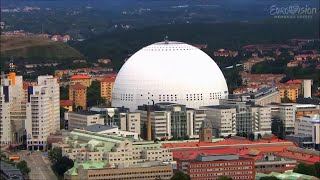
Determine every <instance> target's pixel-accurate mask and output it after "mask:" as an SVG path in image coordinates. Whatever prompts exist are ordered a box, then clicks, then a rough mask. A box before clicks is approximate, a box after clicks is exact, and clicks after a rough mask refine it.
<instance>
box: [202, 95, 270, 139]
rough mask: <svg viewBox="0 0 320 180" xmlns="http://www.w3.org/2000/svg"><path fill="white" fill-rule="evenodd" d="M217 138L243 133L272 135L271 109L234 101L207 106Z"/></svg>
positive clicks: (223, 101)
mask: <svg viewBox="0 0 320 180" xmlns="http://www.w3.org/2000/svg"><path fill="white" fill-rule="evenodd" d="M202 108H205V109H206V113H207V117H208V119H209V120H211V121H212V126H213V134H214V135H215V136H216V137H219V136H228V135H235V134H237V133H238V134H241V133H246V134H248V133H254V134H255V135H257V134H259V133H260V134H261V135H263V134H266V133H267V134H271V107H267V106H258V105H253V104H249V103H248V102H242V101H238V100H233V99H226V100H221V105H218V106H205V107H202Z"/></svg>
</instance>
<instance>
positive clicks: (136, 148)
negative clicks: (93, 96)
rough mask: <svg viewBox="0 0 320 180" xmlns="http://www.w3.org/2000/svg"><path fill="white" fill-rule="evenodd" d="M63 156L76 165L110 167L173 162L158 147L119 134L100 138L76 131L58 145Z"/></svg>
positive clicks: (99, 134)
mask: <svg viewBox="0 0 320 180" xmlns="http://www.w3.org/2000/svg"><path fill="white" fill-rule="evenodd" d="M52 146H53V147H61V148H62V154H63V155H64V156H67V157H69V158H70V159H72V160H74V161H75V162H78V163H81V162H87V161H102V162H107V163H109V165H110V166H111V167H115V166H116V165H131V164H137V163H143V162H146V161H160V162H172V161H173V157H172V152H170V151H169V150H168V149H167V148H162V147H161V144H160V143H155V142H153V141H150V142H149V141H139V140H136V139H134V138H129V137H123V136H121V135H120V134H101V133H97V132H91V131H86V130H79V129H76V130H74V131H72V132H70V134H69V136H68V137H66V138H65V139H64V141H63V142H61V143H53V144H52Z"/></svg>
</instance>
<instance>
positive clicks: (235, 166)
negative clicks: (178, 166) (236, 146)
mask: <svg viewBox="0 0 320 180" xmlns="http://www.w3.org/2000/svg"><path fill="white" fill-rule="evenodd" d="M186 166H187V174H188V175H189V176H190V178H191V180H197V179H199V180H200V179H209V178H210V179H215V178H218V177H220V176H228V177H231V178H232V179H239V180H244V179H254V176H255V168H254V159H251V158H241V157H239V155H236V154H224V155H203V154H200V155H198V156H197V158H196V159H195V160H192V161H189V162H187V165H186Z"/></svg>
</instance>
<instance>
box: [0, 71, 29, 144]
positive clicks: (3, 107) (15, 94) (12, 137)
mask: <svg viewBox="0 0 320 180" xmlns="http://www.w3.org/2000/svg"><path fill="white" fill-rule="evenodd" d="M22 82H23V81H22V76H16V74H15V73H14V72H10V73H9V75H7V76H5V75H2V76H1V84H0V145H1V146H6V145H9V144H11V143H20V142H21V141H22V139H21V136H22V135H23V134H24V132H25V131H24V119H25V116H26V114H25V98H24V97H25V96H24V91H23V83H22Z"/></svg>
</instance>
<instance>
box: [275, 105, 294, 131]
mask: <svg viewBox="0 0 320 180" xmlns="http://www.w3.org/2000/svg"><path fill="white" fill-rule="evenodd" d="M295 110H296V108H295V106H292V105H287V104H281V105H280V108H279V119H280V121H281V122H282V123H283V127H284V129H285V131H286V132H287V133H288V134H292V133H293V132H294V121H295V120H296V113H295Z"/></svg>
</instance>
